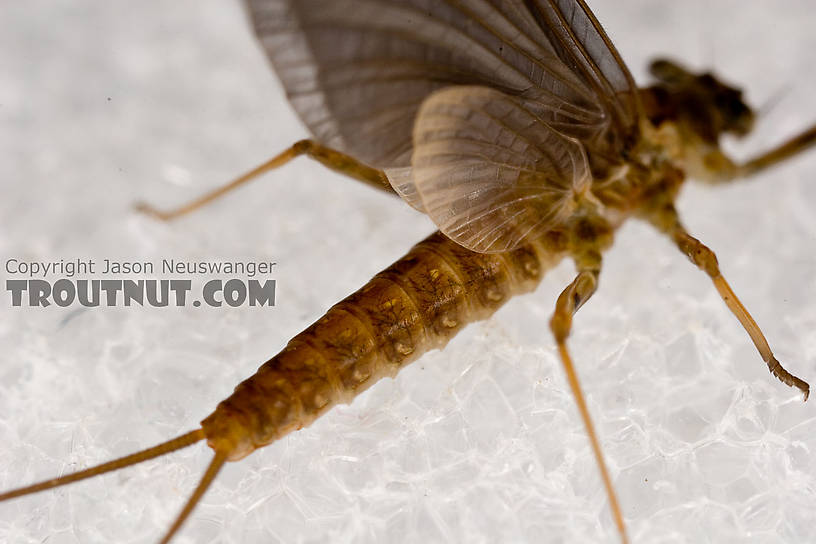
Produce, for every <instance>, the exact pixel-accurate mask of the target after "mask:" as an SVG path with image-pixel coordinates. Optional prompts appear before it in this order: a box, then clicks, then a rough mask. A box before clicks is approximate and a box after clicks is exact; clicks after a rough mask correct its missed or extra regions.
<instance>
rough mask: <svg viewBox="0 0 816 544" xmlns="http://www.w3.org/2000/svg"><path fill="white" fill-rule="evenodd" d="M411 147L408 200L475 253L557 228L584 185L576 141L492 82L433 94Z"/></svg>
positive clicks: (586, 177) (584, 171)
mask: <svg viewBox="0 0 816 544" xmlns="http://www.w3.org/2000/svg"><path fill="white" fill-rule="evenodd" d="M414 146H415V147H414V153H413V162H412V167H413V172H412V173H413V177H412V179H413V183H412V184H411V183H407V184H406V185H405V186H404V187H407V188H408V190H410V191H411V196H410V198H409V200H410V199H413V200H414V201H415V202H421V207H422V209H423V210H424V211H425V212H426V213H427V214H428V215H429V216H430V217H431V219H432V220H433V221H434V223H436V225H437V226H438V227H439V229H440V230H441V231H442V232H444V233H445V234H446V235H447V236H448V237H450V238H451V239H453V240H454V241H456V242H457V243H459V244H461V245H463V246H464V247H466V248H468V249H471V250H473V251H478V252H480V253H492V252H498V251H507V250H510V249H513V248H514V247H516V246H517V245H519V243H520V242H521V241H522V240H524V239H525V238H527V237H536V236H540V235H542V234H544V233H545V232H547V231H548V230H550V229H551V228H552V227H554V226H557V225H558V224H559V223H561V222H562V221H564V220H565V219H566V218H567V217H569V216H570V215H572V213H573V212H574V210H575V202H576V195H579V194H581V193H583V192H584V191H586V190H587V188H588V187H589V185H590V183H591V174H590V172H589V166H588V164H587V160H586V156H585V154H584V150H583V147H582V146H581V144H580V143H579V142H578V141H576V140H574V139H572V138H568V137H566V136H564V135H563V134H561V133H560V132H559V131H556V130H554V129H553V128H552V127H551V126H550V125H549V124H548V123H547V120H546V119H544V118H542V117H541V116H540V115H539V113H538V112H536V111H533V110H531V109H530V108H528V107H527V106H526V105H525V102H524V100H522V99H520V98H518V97H514V96H510V95H507V94H504V93H502V92H500V91H497V90H495V89H492V88H487V87H449V88H447V89H443V90H441V91H437V92H436V93H434V94H432V95H431V96H430V97H429V98H427V99H426V100H425V102H424V103H423V105H422V108H421V109H420V111H419V114H418V116H417V120H416V123H415V128H414Z"/></svg>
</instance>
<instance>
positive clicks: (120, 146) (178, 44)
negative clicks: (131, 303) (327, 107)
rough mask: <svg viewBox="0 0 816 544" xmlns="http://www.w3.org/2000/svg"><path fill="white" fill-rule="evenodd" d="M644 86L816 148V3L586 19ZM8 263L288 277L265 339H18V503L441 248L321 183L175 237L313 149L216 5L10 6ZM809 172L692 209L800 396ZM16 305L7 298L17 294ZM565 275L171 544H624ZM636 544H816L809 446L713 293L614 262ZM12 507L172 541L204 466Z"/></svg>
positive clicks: (1, 38)
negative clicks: (185, 265)
mask: <svg viewBox="0 0 816 544" xmlns="http://www.w3.org/2000/svg"><path fill="white" fill-rule="evenodd" d="M592 5H593V6H594V8H595V10H596V14H597V15H598V17H599V19H600V20H601V21H602V22H603V23H604V25H605V26H606V28H607V30H608V32H609V33H610V35H611V36H612V38H613V40H614V41H615V43H616V44H617V45H618V47H619V49H620V50H621V53H622V55H623V57H624V58H625V59H626V60H627V62H628V63H629V65H630V67H631V69H632V71H633V73H634V74H635V75H636V77H637V78H638V79H639V80H640V81H644V76H645V70H644V68H645V66H646V62H647V59H649V58H651V57H653V56H654V55H656V54H669V55H671V56H672V57H676V58H680V59H685V60H686V61H687V62H688V63H689V64H690V65H692V66H694V67H696V68H700V67H710V66H715V67H717V71H718V73H720V74H723V75H724V76H725V77H726V78H728V79H729V80H732V81H735V82H740V83H741V84H743V85H745V86H746V87H747V88H748V89H749V91H748V96H749V98H750V99H751V100H752V101H753V102H754V103H755V104H758V103H762V102H764V101H767V100H770V99H771V98H772V97H774V96H777V93H779V92H782V93H783V94H782V95H781V96H782V98H781V100H780V101H779V102H778V104H777V105H776V106H775V107H774V108H773V109H772V110H771V111H770V112H769V113H768V114H767V115H766V116H765V117H763V118H762V120H761V122H760V123H759V125H758V127H757V131H756V134H755V135H753V136H752V137H751V138H750V139H748V140H747V141H745V142H740V144H739V145H735V146H732V147H733V148H734V149H735V150H737V152H738V154H739V155H740V156H744V155H746V154H748V153H749V152H750V151H752V150H760V149H763V148H765V147H767V146H770V145H772V144H774V143H777V142H779V141H780V140H781V139H783V138H784V137H786V136H788V135H791V134H792V133H793V132H794V131H796V130H797V129H801V128H804V127H805V126H806V125H807V124H809V123H811V122H813V121H814V120H816V71H814V69H813V68H814V53H813V52H814V51H816V34H814V33H813V24H814V23H816V9H814V7H813V4H812V2H811V0H789V1H787V2H784V3H781V2H771V1H755V2H750V3H749V2H742V1H737V0H718V1H716V2H712V1H710V0H687V1H685V2H671V1H668V0H661V1H652V0H628V1H619V0H617V1H616V0H604V1H600V0H596V1H594V2H592ZM0 67H1V68H0V72H1V75H0V187H2V193H0V194H2V197H0V257H2V259H3V261H5V260H6V259H7V258H11V257H15V258H21V259H28V260H52V259H59V258H69V259H70V258H76V257H83V258H95V259H97V260H101V259H103V258H105V257H119V258H127V259H132V260H154V261H158V259H160V258H162V257H175V258H190V259H232V258H241V259H253V260H273V261H276V262H277V263H278V265H277V271H276V274H275V276H274V277H275V278H276V279H277V280H278V299H277V301H278V305H277V306H276V307H275V308H273V309H259V308H240V309H220V310H207V309H204V308H193V307H188V308H184V309H175V310H168V309H148V308H98V309H87V310H77V309H76V308H69V309H57V308H53V307H52V308H48V309H31V308H9V297H8V296H7V295H3V296H2V297H0V299H1V302H0V303H1V304H2V307H3V308H2V313H3V319H2V320H0V488H2V489H6V488H9V487H13V486H17V485H20V484H23V483H28V482H30V481H32V480H38V479H41V478H47V477H52V476H54V475H56V474H60V473H63V472H67V471H71V470H75V469H79V468H83V467H86V466H88V465H91V464H94V463H98V462H101V461H104V460H107V459H109V458H110V457H112V456H118V455H122V454H126V453H128V452H131V451H133V450H136V449H138V448H142V447H146V446H149V445H151V444H154V443H156V442H159V441H162V440H166V439H168V438H170V437H172V436H175V435H177V434H180V433H182V432H185V431H187V430H190V429H192V428H195V427H196V425H197V422H198V421H199V420H200V419H202V418H203V417H205V416H206V415H207V414H209V413H210V411H211V410H212V409H213V408H214V407H215V405H216V403H217V402H218V401H219V400H220V399H222V398H223V397H225V396H226V395H227V394H229V392H230V391H231V390H232V388H233V387H234V385H235V384H236V383H237V382H238V381H240V380H241V379H243V378H244V377H246V376H248V375H250V374H251V373H252V372H253V371H254V369H255V368H256V367H257V366H258V365H259V364H260V363H262V362H263V361H264V360H266V359H267V358H268V357H270V356H272V355H274V354H275V353H277V352H278V351H279V350H280V349H281V348H282V347H283V346H284V344H285V342H286V341H287V340H288V339H289V338H290V337H291V336H292V335H294V334H295V333H297V332H298V331H300V330H301V329H303V328H304V327H305V326H306V325H308V324H309V323H311V322H312V321H314V320H315V319H316V318H317V317H319V316H320V315H321V313H322V312H324V311H325V310H326V309H327V308H328V307H329V306H330V305H331V304H333V303H334V302H336V301H337V300H339V299H340V298H342V297H343V296H345V295H347V294H348V293H350V292H352V291H354V290H355V289H356V288H358V287H359V286H360V285H362V284H363V283H364V282H365V281H366V280H368V279H369V278H370V277H371V276H372V275H373V274H374V273H375V272H377V271H378V270H380V269H381V268H383V267H385V266H386V265H388V264H389V263H390V262H392V261H393V260H395V259H396V258H398V257H399V256H401V255H402V254H403V253H404V252H405V251H406V250H407V249H408V248H409V247H410V245H411V244H412V243H414V242H416V241H418V240H419V239H421V238H422V237H424V236H425V235H426V234H427V233H429V232H431V231H432V227H431V225H430V223H429V222H428V221H427V219H426V218H424V217H422V216H420V215H418V214H416V213H414V212H413V211H411V210H410V209H409V208H408V206H406V205H403V204H402V203H401V202H399V201H396V200H393V199H390V198H388V197H386V196H384V195H381V194H377V193H376V192H375V191H371V190H370V189H367V188H365V187H362V186H357V185H355V184H354V183H353V182H350V181H347V180H344V179H342V178H340V177H338V176H336V175H334V174H332V173H330V172H327V171H326V170H325V169H323V168H321V167H320V166H319V165H316V164H313V163H309V162H308V161H305V160H301V161H298V162H297V163H296V164H293V165H291V166H288V167H287V168H286V169H285V170H281V171H279V172H276V173H274V174H272V175H268V176H266V177H265V178H264V179H263V180H262V181H259V182H257V183H255V184H254V185H252V186H250V187H247V188H246V189H244V190H242V191H240V192H238V193H236V194H233V195H231V196H229V197H228V198H224V199H223V200H221V201H219V202H218V203H216V204H214V205H212V206H210V207H208V208H207V209H205V210H202V211H200V212H198V213H196V214H194V215H191V216H190V217H188V218H185V219H183V220H181V221H178V222H176V223H173V224H170V225H165V224H159V223H156V222H153V221H151V220H149V219H146V218H144V217H140V216H138V215H136V214H134V213H133V212H132V211H131V209H130V205H131V203H132V202H134V201H135V200H139V199H146V200H149V201H151V202H153V203H156V204H159V205H163V206H172V205H174V204H178V203H181V202H184V201H186V200H188V199H190V198H192V197H194V196H195V195H198V194H200V193H201V192H202V191H204V190H205V189H207V188H210V187H214V186H216V185H218V184H220V183H222V182H224V181H225V180H227V179H229V178H230V177H232V176H233V175H235V174H237V173H239V172H241V171H242V170H244V169H246V168H248V167H250V166H253V165H255V164H256V163H258V162H260V161H262V160H263V159H265V158H267V157H269V156H270V155H271V154H272V153H274V152H277V151H279V150H280V149H282V148H284V147H285V146H287V145H288V144H290V143H291V142H293V141H294V140H296V139H298V138H301V137H303V136H304V135H305V134H306V133H305V130H304V129H303V127H302V126H301V125H300V124H299V122H298V121H297V119H296V118H295V116H294V115H293V113H292V112H291V111H290V109H289V107H288V105H287V104H286V102H285V100H284V98H283V96H282V93H281V90H280V88H279V86H278V83H277V81H276V80H275V79H274V77H273V75H272V73H271V71H270V70H269V68H268V67H267V65H266V63H265V59H264V58H263V57H262V55H261V52H260V51H259V48H258V47H257V46H256V44H255V42H254V40H253V37H252V36H251V34H250V31H249V29H248V26H247V23H246V21H245V19H244V16H243V12H242V10H241V7H240V5H238V4H237V3H235V2H224V1H221V0H177V1H175V2H161V1H158V0H150V1H147V0H145V1H142V2H130V1H124V0H111V1H107V2H98V1H93V0H29V1H27V2H3V3H2V4H0ZM815 171H816V153H811V154H810V155H809V156H806V157H802V158H800V159H799V160H797V161H795V162H791V163H790V164H788V165H785V166H784V167H781V168H778V169H776V170H774V171H772V172H769V173H767V174H764V175H762V176H760V177H758V178H757V179H755V180H752V181H751V182H748V183H741V184H736V185H733V186H730V187H725V188H719V189H716V190H713V189H709V188H705V187H699V186H693V185H690V186H688V187H687V188H686V190H685V192H684V194H683V196H682V198H681V200H680V204H679V205H680V208H681V210H682V212H683V216H684V218H685V220H686V222H687V224H688V226H689V228H690V230H691V231H692V232H693V233H694V234H696V235H698V237H700V238H701V239H702V240H704V241H705V242H706V243H708V244H709V245H710V246H711V247H712V248H714V249H715V250H716V251H717V252H718V254H719V257H720V262H721V265H722V269H723V270H724V273H725V274H726V277H727V278H728V279H729V281H730V282H731V284H732V286H733V287H734V289H735V290H736V291H737V293H738V294H740V296H741V297H742V299H743V301H744V302H745V304H746V306H747V307H748V308H749V309H750V310H751V311H752V312H753V314H754V316H755V317H756V319H757V321H758V322H759V323H760V324H761V326H762V327H763V329H764V331H765V333H766V335H767V336H768V339H769V341H770V342H771V345H772V347H774V349H775V351H776V353H777V355H778V356H779V358H780V360H782V361H783V362H784V363H785V364H786V365H787V367H788V369H789V370H791V371H793V372H795V373H797V374H798V375H800V376H802V377H803V378H805V379H810V381H811V382H814V381H816V280H814V271H816V255H814V249H816V219H814V217H816V215H815V214H814V213H813V208H814V206H816V183H814V175H815V174H814V172H815ZM0 274H3V279H4V280H5V279H6V278H7V277H8V275H7V274H6V273H5V271H3V272H0ZM571 274H572V269H571V267H570V266H566V265H564V266H561V267H559V268H558V269H556V270H555V271H553V272H552V273H551V274H549V275H548V277H547V278H545V280H544V282H543V284H542V286H541V288H540V289H539V290H538V291H536V292H535V293H534V294H532V295H528V296H526V297H522V298H519V299H518V300H514V301H511V302H510V303H509V304H508V305H507V306H506V307H505V308H504V309H503V310H502V311H500V312H499V313H498V314H497V315H496V316H495V317H494V318H492V319H491V320H489V321H487V322H485V323H481V324H477V325H474V326H471V327H470V328H468V329H467V330H466V331H464V332H463V333H462V334H461V335H460V337H459V338H457V339H455V340H454V342H452V344H451V345H450V346H449V347H448V348H447V349H446V350H444V351H443V352H434V353H431V354H428V355H427V356H425V357H424V358H423V359H421V361H419V362H418V363H415V364H414V365H413V366H412V367H410V368H408V369H406V370H404V371H403V372H402V373H401V375H400V376H399V377H398V378H397V379H396V380H394V381H392V380H385V381H383V382H381V383H379V384H378V385H376V386H375V387H373V388H372V389H371V390H370V391H369V392H367V393H366V394H364V395H363V396H362V397H361V398H359V399H357V400H356V401H355V402H354V403H353V404H352V405H351V406H343V407H340V408H337V409H335V410H334V411H332V412H331V413H330V414H329V415H327V416H326V417H324V418H323V419H322V420H320V421H319V422H318V423H316V424H315V425H313V426H312V427H311V428H308V429H306V430H303V431H301V432H298V433H295V434H294V435H291V436H290V437H288V438H286V439H284V440H281V441H280V442H279V443H276V444H274V445H272V446H270V447H268V448H265V449H264V450H262V451H259V452H256V453H255V454H253V455H252V456H250V457H249V458H247V459H245V460H243V461H242V462H240V463H237V464H230V465H228V466H227V467H226V468H225V469H224V470H223V472H222V474H221V476H220V477H219V479H218V480H217V482H216V483H215V484H214V485H213V487H212V488H211V490H210V492H209V493H208V494H207V495H206V497H205V498H204V500H203V501H202V503H201V504H200V506H199V507H198V509H197V511H196V512H195V513H194V515H193V517H192V518H191V520H190V521H189V522H188V523H187V525H186V526H185V528H184V530H183V532H182V533H181V535H180V536H179V537H178V538H177V542H179V543H185V542H219V543H221V542H223V543H237V542H242V543H248V544H249V543H261V542H263V543H267V542H287V543H288V542H328V541H331V542H465V541H467V542H473V543H478V542H525V541H526V542H553V543H555V542H588V541H591V542H615V533H614V528H613V525H612V522H611V518H610V515H609V512H608V506H607V502H606V497H605V495H604V493H603V489H602V487H601V484H600V480H599V477H598V475H597V471H596V469H595V466H594V462H593V459H592V456H591V453H590V450H589V447H588V444H587V440H586V437H585V434H584V431H583V428H582V426H581V423H580V420H579V418H578V415H577V412H576V409H575V406H574V402H573V400H572V399H571V397H570V394H569V392H568V389H567V386H566V383H565V380H564V377H563V375H562V371H561V368H560V366H559V364H558V362H557V360H556V356H555V352H554V349H553V343H552V341H551V339H550V335H549V332H548V328H547V320H548V318H549V315H550V313H551V310H552V307H553V303H554V300H555V297H556V296H557V294H558V292H559V291H560V289H561V288H562V287H563V286H564V285H565V284H566V283H567V282H568V281H569V280H570V279H571ZM570 345H571V347H572V350H573V353H574V357H575V360H576V362H577V365H578V368H579V371H580V375H581V377H582V379H583V384H584V388H585V390H586V393H587V398H588V401H589V406H590V409H591V411H592V414H593V416H594V418H595V421H596V424H597V426H598V428H599V431H600V434H601V436H602V440H603V445H604V449H605V451H606V455H607V459H608V463H609V467H610V469H611V471H612V474H613V477H614V480H615V483H616V487H617V489H618V492H619V494H620V498H621V501H622V503H623V508H624V513H625V516H626V518H627V521H628V525H629V530H630V532H631V535H632V537H633V540H634V542H637V543H646V542H650V543H658V542H659V543H670V542H671V543H675V542H678V543H679V542H718V543H719V542H763V543H765V542H769V543H772V542H790V543H794V542H796V543H800V542H808V541H811V542H812V541H816V523H814V521H816V461H814V458H813V456H814V453H816V417H814V406H813V404H812V401H811V403H807V404H803V403H802V402H801V400H800V398H799V396H798V395H797V394H796V393H795V392H793V391H792V390H789V389H788V388H786V387H784V386H782V385H780V384H779V383H777V382H776V381H774V380H773V379H772V378H771V377H770V375H769V374H768V372H767V370H766V368H765V366H764V364H763V363H762V361H761V360H760V358H759V357H758V355H757V354H756V352H755V351H754V348H753V346H752V345H751V343H750V341H749V340H748V338H747V336H746V335H745V333H744V332H743V331H742V330H741V329H740V328H739V326H738V324H737V322H736V320H735V319H734V318H733V317H731V315H730V314H729V313H728V311H727V310H726V308H725V307H724V305H723V304H722V302H721V300H720V299H719V297H718V296H717V294H716V292H715V291H714V289H713V287H712V286H711V285H710V283H709V282H708V280H707V279H706V277H705V276H704V275H703V274H701V273H700V272H698V271H697V270H695V269H694V268H693V267H692V266H691V265H690V264H689V263H688V262H687V261H686V260H685V259H684V258H683V257H682V256H680V255H679V254H678V253H677V252H676V251H675V250H674V249H673V248H672V246H671V245H670V244H669V243H667V242H666V241H664V240H662V239H661V238H660V237H659V236H658V235H656V234H655V233H653V232H651V231H650V230H649V229H648V228H647V227H645V226H644V225H640V224H627V225H625V226H624V227H623V228H622V229H621V231H620V232H619V235H618V238H617V241H616V244H615V247H614V248H613V249H612V250H611V251H610V252H609V254H608V255H607V259H606V265H605V270H604V274H603V277H602V284H601V290H600V292H599V293H598V294H597V295H596V296H595V297H594V299H593V300H592V301H591V302H590V303H589V304H588V305H587V306H585V307H584V308H583V309H582V310H581V312H580V314H579V316H578V317H577V318H576V322H575V332H574V334H573V336H572V338H571V341H570ZM210 456H211V452H210V450H209V449H208V448H207V447H206V446H204V445H202V444H199V445H196V446H193V447H191V448H188V449H185V450H183V451H180V452H177V453H175V454H173V455H171V456H168V457H166V458H163V459H160V460H155V461H150V462H146V463H144V464H142V465H140V466H138V467H134V468H131V469H128V470H125V471H120V472H117V473H114V474H111V475H107V476H104V477H101V478H97V479H95V480H93V481H88V482H84V483H81V484H75V485H72V486H69V487H67V488H62V489H60V490H58V491H54V492H47V493H41V494H37V495H34V496H31V497H27V498H24V499H19V500H15V501H11V502H8V503H3V504H0V541H2V542H10V543H34V542H46V541H47V542H48V543H49V544H68V543H96V542H114V541H115V542H127V543H136V542H154V541H156V540H157V539H158V537H159V535H160V534H161V533H162V532H163V530H164V529H165V528H166V527H167V526H168V524H169V522H170V520H171V518H172V517H173V516H175V514H176V513H177V511H178V509H179V508H180V507H181V505H182V503H183V501H184V500H185V498H186V497H187V495H188V494H189V493H190V491H191V490H192V488H193V486H194V485H195V482H196V481H197V480H198V478H199V477H200V474H201V473H202V471H203V468H204V466H205V464H206V463H207V462H208V460H209V459H210Z"/></svg>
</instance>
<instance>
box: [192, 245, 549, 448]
mask: <svg viewBox="0 0 816 544" xmlns="http://www.w3.org/2000/svg"><path fill="white" fill-rule="evenodd" d="M561 257H562V250H561V248H560V244H559V241H558V239H557V237H553V238H552V239H546V240H541V241H538V242H535V243H531V244H528V245H525V246H522V247H520V248H518V249H516V250H514V251H511V252H507V253H497V254H480V253H474V252H472V251H469V250H467V249H464V248H462V247H461V246H459V245H457V244H456V243H454V242H452V241H451V240H450V239H448V238H447V237H445V236H444V235H443V234H441V233H439V232H436V233H434V234H432V235H431V236H429V237H428V238H426V239H425V240H423V241H422V242H420V243H419V244H417V245H416V246H414V247H413V248H412V249H411V251H409V252H408V254H407V255H405V256H404V257H403V258H401V259H400V260H398V261H397V262H395V263H394V264H392V265H391V266H390V267H388V268H386V269H385V270H383V271H382V272H380V273H379V274H377V275H376V276H374V278H373V279H372V280H371V281H369V282H368V283H367V284H366V285H365V286H364V287H363V288H362V289H360V290H359V291H357V292H356V293H354V294H352V295H350V296H349V297H347V298H345V299H344V300H342V301H340V302H339V303H337V304H335V305H334V306H333V307H332V308H331V309H329V311H328V312H326V314H325V315H324V316H323V317H321V318H320V319H319V320H318V321H317V322H315V323H314V324H313V325H311V326H310V327H309V328H307V329H306V330H304V331H303V332H301V333H300V334H298V335H297V336H295V337H294V338H292V340H291V341H290V342H289V344H288V345H287V346H286V348H284V350H283V351H281V352H280V353H279V354H277V355H276V356H274V357H273V358H272V359H270V360H269V361H267V362H266V363H264V364H263V365H262V366H261V367H260V368H259V369H258V372H257V373H256V374H255V375H254V376H252V377H250V378H248V379H247V380H245V381H243V382H242V383H240V384H239V385H238V386H237V387H236V388H235V392H234V393H233V394H232V395H231V396H230V397H229V398H227V399H226V400H224V401H223V402H221V403H220V404H219V405H218V407H217V408H216V410H215V412H213V414H211V415H210V416H209V417H207V418H206V419H205V420H204V421H202V426H203V428H204V431H205V433H206V435H207V439H208V442H209V444H210V446H212V447H213V448H215V449H219V450H222V451H225V452H229V458H230V460H237V459H240V458H242V457H244V456H245V455H247V454H248V453H250V452H251V451H253V450H254V449H256V448H258V447H261V446H263V445H266V444H269V443H270V442H272V441H274V440H276V439H277V438H280V437H281V436H283V435H284V434H286V433H288V432H290V431H292V430H295V429H299V428H301V427H303V426H305V425H308V424H309V423H311V422H312V421H314V419H316V418H317V417H318V416H320V415H321V414H322V413H323V412H325V411H326V410H328V409H329V408H330V407H331V406H333V405H334V404H337V403H341V402H350V401H351V399H353V398H354V397H355V396H356V395H357V394H359V393H360V392H361V391H363V390H364V389H366V388H367V387H369V386H370V385H372V384H373V383H374V382H376V381H377V380H379V379H380V378H383V377H385V376H393V375H394V374H396V373H397V372H398V371H399V369H400V368H402V367H403V366H404V365H405V364H407V363H409V362H411V361H413V360H414V359H416V358H418V357H419V356H420V355H422V354H423V353H425V352H426V351H428V350H431V349H434V348H441V347H442V346H444V345H445V344H446V343H447V342H448V340H450V339H451V338H452V337H453V336H454V335H455V334H456V333H457V332H458V331H459V330H460V329H461V328H462V327H463V326H464V325H465V324H467V323H470V322H472V321H477V320H480V319H485V318H486V317H488V316H489V315H491V314H492V313H493V312H494V311H496V310H497V309H498V308H499V307H500V306H501V305H502V304H504V302H506V301H507V299H509V298H510V297H511V296H513V295H516V294H519V293H524V292H527V291H531V290H532V289H534V288H535V287H536V285H538V283H539V281H540V279H541V277H542V275H543V273H544V271H545V270H546V269H548V268H550V267H552V266H554V265H555V264H556V263H557V262H558V261H559V260H560V259H561Z"/></svg>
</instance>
